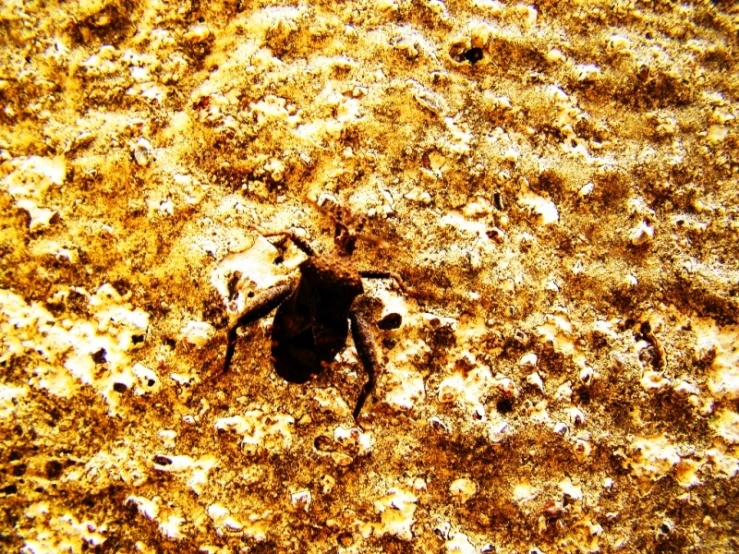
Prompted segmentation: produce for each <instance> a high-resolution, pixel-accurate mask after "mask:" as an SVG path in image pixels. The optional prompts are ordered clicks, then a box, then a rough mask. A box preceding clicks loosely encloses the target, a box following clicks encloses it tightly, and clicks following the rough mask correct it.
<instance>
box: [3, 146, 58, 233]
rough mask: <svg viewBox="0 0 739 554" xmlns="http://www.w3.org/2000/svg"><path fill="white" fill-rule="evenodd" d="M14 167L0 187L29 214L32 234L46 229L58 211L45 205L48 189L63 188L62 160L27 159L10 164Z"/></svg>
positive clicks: (35, 157) (31, 157)
mask: <svg viewBox="0 0 739 554" xmlns="http://www.w3.org/2000/svg"><path fill="white" fill-rule="evenodd" d="M13 166H14V168H13V171H12V172H11V173H9V174H8V175H6V176H5V177H3V179H2V180H0V187H2V188H3V189H5V190H6V191H7V192H8V194H10V196H11V197H12V198H13V199H14V200H15V203H16V205H17V206H18V207H19V208H21V209H22V210H25V211H26V212H28V215H29V216H30V218H31V222H30V230H31V231H40V230H44V229H47V228H49V227H50V226H51V224H52V221H53V220H54V216H55V215H57V211H56V210H55V209H51V208H48V207H44V204H45V203H46V202H48V200H47V198H46V197H47V192H48V191H49V189H50V188H52V187H55V188H58V187H61V186H62V185H63V184H64V180H65V179H66V174H67V167H66V163H65V161H64V159H63V158H44V157H40V156H29V157H27V158H17V159H15V160H13Z"/></svg>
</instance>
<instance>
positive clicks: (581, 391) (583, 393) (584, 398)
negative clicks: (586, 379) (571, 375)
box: [577, 387, 590, 404]
mask: <svg viewBox="0 0 739 554" xmlns="http://www.w3.org/2000/svg"><path fill="white" fill-rule="evenodd" d="M577 398H578V399H579V400H580V404H590V391H589V390H588V389H587V388H586V387H580V388H578V389H577Z"/></svg>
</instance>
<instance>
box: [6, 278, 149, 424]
mask: <svg viewBox="0 0 739 554" xmlns="http://www.w3.org/2000/svg"><path fill="white" fill-rule="evenodd" d="M69 294H76V295H81V296H83V297H84V298H86V299H87V304H88V306H89V309H90V311H91V312H92V320H89V319H76V318H74V319H73V317H72V316H68V317H66V318H64V319H61V320H57V318H56V317H55V316H53V315H52V314H51V313H49V312H48V311H47V310H46V309H45V308H43V307H42V306H41V305H39V304H35V303H34V304H30V305H29V304H27V303H26V302H25V301H24V300H23V299H22V298H21V297H19V296H17V295H15V294H13V293H11V292H8V291H0V309H2V313H3V319H2V320H0V327H5V328H6V329H5V333H4V334H5V336H6V337H7V338H6V339H4V341H5V343H6V345H7V347H8V348H7V350H6V353H5V354H4V355H3V357H4V358H5V359H6V360H7V359H10V357H13V356H18V355H21V354H22V353H25V352H35V353H37V357H35V360H34V363H32V364H31V366H30V368H29V369H30V370H31V381H30V382H31V383H32V384H33V385H35V386H37V387H40V388H43V389H46V390H48V391H49V392H51V393H52V394H55V395H57V396H62V397H70V396H73V395H74V394H75V393H76V392H77V391H78V390H79V387H80V385H91V386H93V387H94V388H95V389H96V391H97V392H98V393H99V394H100V395H101V396H102V397H104V398H105V400H106V401H107V403H108V405H109V409H110V411H111V413H116V411H117V408H118V405H119V403H120V395H121V393H122V392H124V391H125V390H129V389H131V388H133V389H134V390H135V393H136V394H138V395H143V394H148V393H150V392H155V391H156V390H157V386H158V383H159V379H158V376H157V375H156V373H155V372H154V371H153V370H151V369H148V368H145V367H144V366H138V367H136V369H134V364H132V363H131V359H130V354H129V352H130V351H131V350H133V349H135V348H136V347H137V345H138V344H141V343H142V342H143V341H144V338H145V336H146V331H147V328H148V325H149V316H148V314H147V313H146V312H144V311H142V310H139V309H132V307H131V306H130V304H128V302H127V301H126V299H124V298H123V297H121V296H120V295H119V294H118V292H117V291H116V290H115V289H114V288H113V287H112V286H110V285H107V284H106V285H103V286H102V287H100V288H99V289H98V291H97V292H96V293H95V294H93V295H90V294H88V293H87V292H86V291H84V289H79V288H78V289H75V290H74V291H71V289H70V290H67V291H66V292H64V293H63V294H62V296H67V295H69ZM11 328H12V330H13V332H10V329H11ZM62 360H63V362H62ZM100 364H104V365H103V368H104V370H105V371H102V372H100V371H98V369H97V368H96V366H97V365H100ZM62 368H65V369H66V371H64V370H63V369H62Z"/></svg>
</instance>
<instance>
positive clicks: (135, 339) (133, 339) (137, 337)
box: [131, 335, 144, 344]
mask: <svg viewBox="0 0 739 554" xmlns="http://www.w3.org/2000/svg"><path fill="white" fill-rule="evenodd" d="M131 342H132V343H134V344H141V343H142V342H144V335H133V336H132V337H131Z"/></svg>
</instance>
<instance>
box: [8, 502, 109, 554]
mask: <svg viewBox="0 0 739 554" xmlns="http://www.w3.org/2000/svg"><path fill="white" fill-rule="evenodd" d="M24 515H25V517H26V522H25V525H23V526H22V527H20V528H19V532H20V533H21V536H22V537H23V538H24V544H23V550H24V552H28V553H30V554H47V553H49V552H70V553H72V554H79V553H82V552H86V551H87V550H88V549H89V548H90V547H93V548H94V547H97V546H101V545H103V544H104V543H105V542H106V541H107V536H106V534H107V526H106V525H100V526H98V525H97V524H95V523H94V522H93V521H92V520H86V521H79V520H78V519H77V518H76V517H74V516H73V515H71V514H67V513H63V512H60V511H59V510H58V509H57V508H56V507H55V506H52V505H50V503H49V502H45V501H44V502H38V503H35V504H32V505H30V506H29V507H28V508H26V510H25V512H24ZM28 524H32V525H33V527H30V528H29V527H27V526H26V525H28ZM51 545H53V546H54V548H53V550H52V549H50V546H51Z"/></svg>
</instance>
